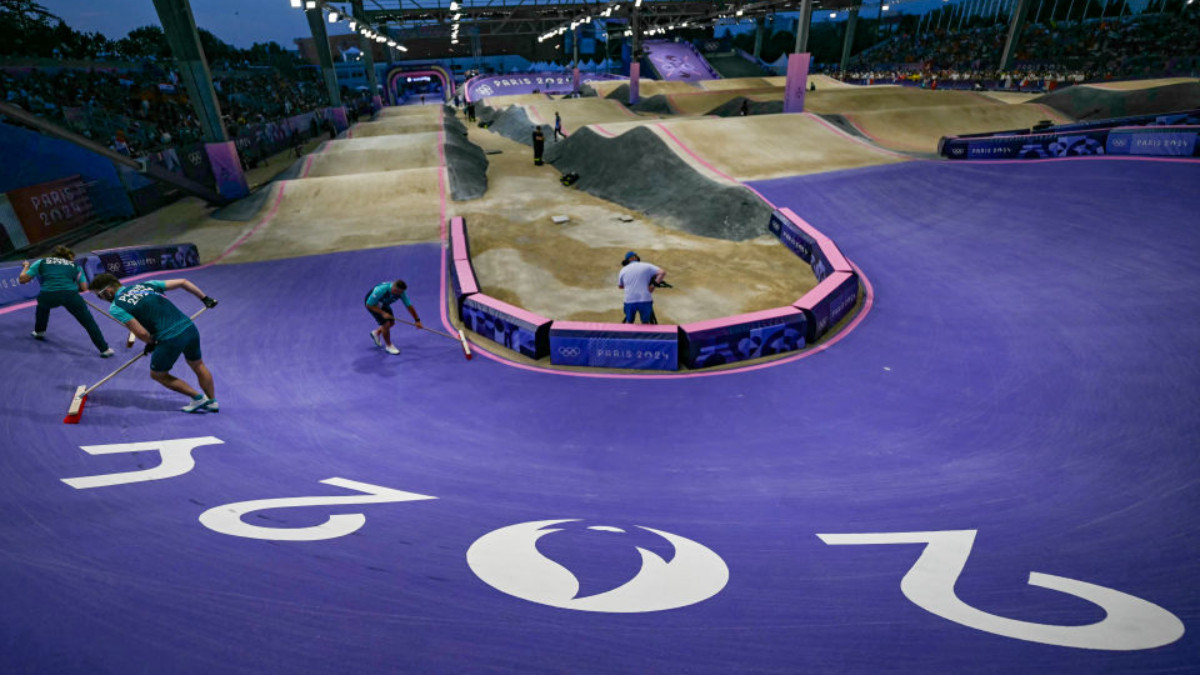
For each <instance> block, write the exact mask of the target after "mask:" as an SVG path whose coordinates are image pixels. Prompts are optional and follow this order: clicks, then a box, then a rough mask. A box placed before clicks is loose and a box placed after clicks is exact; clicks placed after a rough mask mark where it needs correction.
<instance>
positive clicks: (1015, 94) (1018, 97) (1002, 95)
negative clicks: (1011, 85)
mask: <svg viewBox="0 0 1200 675" xmlns="http://www.w3.org/2000/svg"><path fill="white" fill-rule="evenodd" d="M979 93H980V94H983V95H984V96H986V97H988V98H992V99H995V100H997V101H1000V102H1001V103H1028V102H1029V101H1032V100H1033V99H1035V98H1037V97H1038V96H1041V94H1030V93H1026V92H1023V91H981V92H979Z"/></svg>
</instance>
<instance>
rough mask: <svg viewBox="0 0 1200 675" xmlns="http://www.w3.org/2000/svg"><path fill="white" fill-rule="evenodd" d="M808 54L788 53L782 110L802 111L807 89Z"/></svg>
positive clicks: (789, 111) (787, 111) (788, 111)
mask: <svg viewBox="0 0 1200 675" xmlns="http://www.w3.org/2000/svg"><path fill="white" fill-rule="evenodd" d="M810 56H811V55H810V54H807V53H804V54H788V62H787V63H788V66H787V84H786V85H785V90H784V94H783V112H785V113H801V112H804V93H805V92H806V91H808V61H809V58H810Z"/></svg>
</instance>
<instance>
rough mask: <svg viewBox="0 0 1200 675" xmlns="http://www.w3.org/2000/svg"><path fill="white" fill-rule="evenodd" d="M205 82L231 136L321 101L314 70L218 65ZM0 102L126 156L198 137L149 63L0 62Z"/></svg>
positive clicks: (188, 112)
mask: <svg viewBox="0 0 1200 675" xmlns="http://www.w3.org/2000/svg"><path fill="white" fill-rule="evenodd" d="M213 87H214V89H215V91H216V94H217V100H218V102H219V103H220V106H221V111H222V114H223V115H224V121H225V125H226V130H227V131H228V132H229V134H230V136H231V137H237V136H238V135H239V133H240V132H241V131H242V130H244V129H245V128H246V127H247V126H248V125H251V124H265V123H269V122H274V121H278V120H280V119H282V118H285V117H289V116H291V115H296V114H300V113H304V112H307V111H309V110H313V109H316V108H321V107H325V106H327V105H328V96H327V94H326V90H325V85H324V82H323V81H322V80H321V77H320V73H319V71H317V70H316V69H315V68H298V69H296V70H295V75H294V76H293V77H284V76H283V75H281V74H280V73H279V71H277V70H276V69H274V68H270V67H259V68H249V69H245V70H238V71H224V72H220V71H218V72H215V73H214V74H213ZM0 100H2V101H4V102H6V103H9V104H11V105H15V106H18V107H20V108H22V109H24V110H26V111H29V112H31V113H33V114H35V115H38V116H40V117H45V118H47V119H49V120H51V121H54V122H56V123H58V124H61V125H63V126H66V127H67V128H69V129H71V130H72V131H75V132H76V133H79V134H81V135H83V136H86V137H88V138H91V139H92V140H94V141H96V142H98V143H101V144H103V145H108V146H110V147H112V148H113V149H115V150H117V151H119V152H122V153H125V154H130V155H138V154H142V153H148V152H153V151H155V150H159V149H162V148H164V147H173V146H177V145H185V144H188V143H192V142H196V141H199V140H202V132H201V129H200V125H199V123H198V122H197V120H196V116H195V112H194V111H193V109H192V106H191V103H190V102H189V100H188V96H187V92H186V91H185V88H184V86H183V83H182V82H181V81H180V80H179V78H178V76H177V75H176V74H175V73H174V72H173V71H169V70H166V71H164V70H162V69H160V68H157V67H151V66H147V67H144V68H142V69H118V68H113V67H111V66H108V65H102V66H99V67H92V68H71V67H59V68H28V67H14V68H0Z"/></svg>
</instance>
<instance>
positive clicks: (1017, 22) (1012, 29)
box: [1000, 0, 1033, 71]
mask: <svg viewBox="0 0 1200 675" xmlns="http://www.w3.org/2000/svg"><path fill="white" fill-rule="evenodd" d="M1032 4H1033V0H1017V4H1016V6H1015V7H1013V13H1012V18H1011V19H1010V20H1009V23H1008V39H1007V40H1005V41H1004V53H1003V54H1002V55H1001V56H1000V70H1002V71H1004V70H1008V69H1009V68H1011V67H1012V60H1013V54H1015V53H1016V51H1017V44H1018V43H1019V42H1020V41H1021V31H1022V30H1024V29H1025V17H1026V16H1028V14H1029V6H1030V5H1032Z"/></svg>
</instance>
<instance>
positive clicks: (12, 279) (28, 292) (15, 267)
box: [0, 262, 78, 307]
mask: <svg viewBox="0 0 1200 675" xmlns="http://www.w3.org/2000/svg"><path fill="white" fill-rule="evenodd" d="M77 264H78V263H77ZM21 267H22V265H21V263H19V262H17V263H3V264H0V307H3V306H5V305H12V304H16V303H18V302H25V301H26V300H32V299H33V298H36V297H37V294H38V291H39V290H40V284H38V282H37V280H36V279H35V280H33V281H31V282H29V283H27V284H22V283H21V282H19V281H17V277H18V276H19V275H20V274H21Z"/></svg>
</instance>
